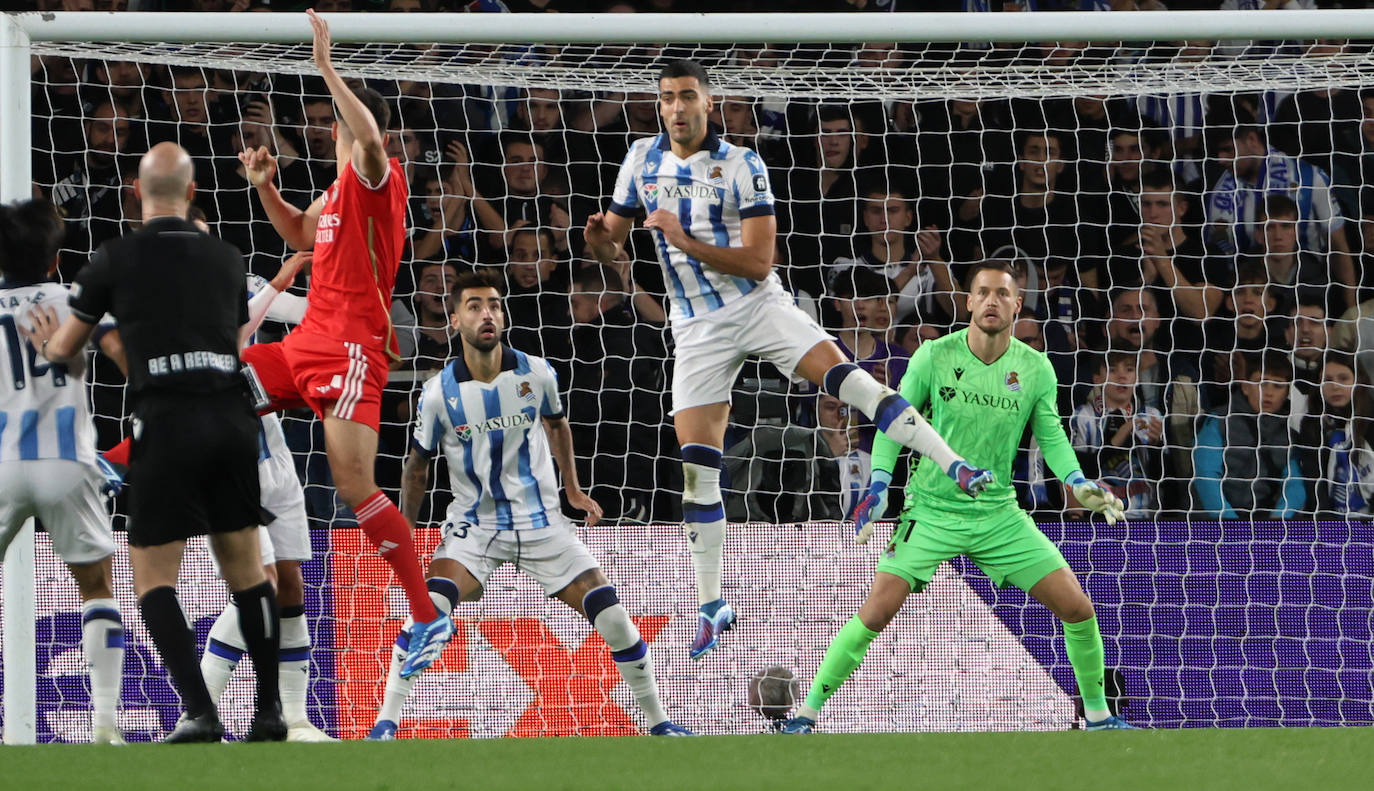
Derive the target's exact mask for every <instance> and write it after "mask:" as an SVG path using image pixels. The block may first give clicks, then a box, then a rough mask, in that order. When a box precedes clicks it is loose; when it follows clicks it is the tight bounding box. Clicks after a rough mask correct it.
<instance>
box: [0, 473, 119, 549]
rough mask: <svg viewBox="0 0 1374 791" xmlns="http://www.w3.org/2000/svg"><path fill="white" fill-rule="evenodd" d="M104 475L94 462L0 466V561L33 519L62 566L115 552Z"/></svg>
mask: <svg viewBox="0 0 1374 791" xmlns="http://www.w3.org/2000/svg"><path fill="white" fill-rule="evenodd" d="M104 482H105V477H104V476H103V475H101V474H100V470H98V469H96V466H95V465H94V464H82V463H81V462H76V461H69V460H67V459H38V460H34V461H24V462H5V463H2V464H0V559H3V557H4V551H5V550H6V549H8V548H9V545H10V542H11V541H13V540H14V536H15V535H16V534H17V533H18V532H19V529H20V528H22V527H23V526H24V521H25V520H26V519H29V518H37V519H38V520H39V521H40V522H42V523H43V528H44V529H45V530H47V531H48V535H49V536H51V538H52V546H53V551H55V552H56V553H57V555H58V557H60V558H62V560H64V561H66V562H67V563H75V564H86V563H95V562H96V561H98V560H104V559H105V558H107V557H109V556H110V555H113V554H114V551H115V544H114V536H113V533H112V532H111V530H110V515H109V513H107V512H106V510H105V501H104V500H103V499H102V498H101V496H100V486H101V484H103V483H104Z"/></svg>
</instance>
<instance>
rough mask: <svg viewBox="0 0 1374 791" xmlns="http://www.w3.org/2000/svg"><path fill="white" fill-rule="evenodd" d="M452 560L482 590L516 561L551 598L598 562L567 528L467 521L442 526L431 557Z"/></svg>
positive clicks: (597, 566) (595, 566)
mask: <svg viewBox="0 0 1374 791" xmlns="http://www.w3.org/2000/svg"><path fill="white" fill-rule="evenodd" d="M440 558H443V559H446V560H455V561H457V562H458V563H460V564H461V565H462V566H463V568H465V569H467V570H468V573H469V574H471V575H472V576H473V578H474V579H476V580H477V581H478V582H479V583H481V584H482V585H483V586H484V587H485V586H486V584H487V578H488V577H490V576H491V573H492V572H493V571H496V570H497V569H498V568H500V567H501V566H502V565H503V564H506V563H514V564H515V567H516V568H517V569H519V570H520V571H522V572H524V573H525V574H526V575H528V576H529V577H530V578H531V579H533V580H534V581H535V582H537V583H539V585H540V587H542V588H543V589H544V593H546V594H548V595H550V596H552V595H554V594H555V593H558V592H559V591H561V590H563V589H564V588H566V587H568V585H570V584H572V581H573V580H575V579H577V577H578V576H579V575H581V574H582V573H584V572H586V571H590V570H591V569H595V568H600V566H601V564H600V563H597V562H596V558H594V557H592V553H591V550H589V549H587V545H586V544H583V543H582V542H581V541H580V540H578V538H577V531H576V530H575V529H574V528H573V526H572V525H571V524H565V525H558V524H554V525H551V526H549V527H541V528H536V529H532V530H492V529H490V528H483V527H479V526H478V525H474V524H472V523H470V522H446V523H445V524H444V538H443V540H442V541H440V542H439V548H438V549H436V550H434V559H435V560H439V559H440Z"/></svg>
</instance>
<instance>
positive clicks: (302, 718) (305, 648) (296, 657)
mask: <svg viewBox="0 0 1374 791" xmlns="http://www.w3.org/2000/svg"><path fill="white" fill-rule="evenodd" d="M284 609H285V610H289V611H291V612H292V613H293V614H292V615H291V616H289V617H283V618H282V619H281V650H280V653H279V654H278V659H277V667H278V682H277V688H278V689H279V690H281V710H282V716H283V717H285V719H286V724H287V725H297V724H300V723H304V722H309V721H310V717H309V715H308V714H307V713H306V710H305V697H306V690H307V689H308V688H309V687H310V629H309V627H308V626H307V625H306V623H305V613H304V612H296V610H301V609H303V608H284Z"/></svg>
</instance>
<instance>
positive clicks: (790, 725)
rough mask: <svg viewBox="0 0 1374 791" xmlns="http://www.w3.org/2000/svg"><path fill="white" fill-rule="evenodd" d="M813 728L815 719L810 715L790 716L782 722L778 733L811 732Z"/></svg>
mask: <svg viewBox="0 0 1374 791" xmlns="http://www.w3.org/2000/svg"><path fill="white" fill-rule="evenodd" d="M815 730H816V721H815V720H813V719H811V718H810V717H792V718H791V719H788V720H786V721H785V722H783V724H782V727H781V728H778V733H812V732H814V731H815Z"/></svg>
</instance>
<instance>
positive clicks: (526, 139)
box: [501, 132, 544, 157]
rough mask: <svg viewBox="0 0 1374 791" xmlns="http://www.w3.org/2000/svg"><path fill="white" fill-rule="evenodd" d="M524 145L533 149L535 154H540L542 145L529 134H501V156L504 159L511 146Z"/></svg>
mask: <svg viewBox="0 0 1374 791" xmlns="http://www.w3.org/2000/svg"><path fill="white" fill-rule="evenodd" d="M515 145H525V146H529V147H530V148H532V149H534V151H535V153H536V154H537V155H538V154H542V153H543V151H544V144H543V143H541V142H539V141H538V140H535V139H534V136H533V135H531V134H530V133H529V132H503V133H502V134H501V156H502V157H504V156H505V155H506V152H507V151H508V150H509V149H510V147H511V146H515Z"/></svg>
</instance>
